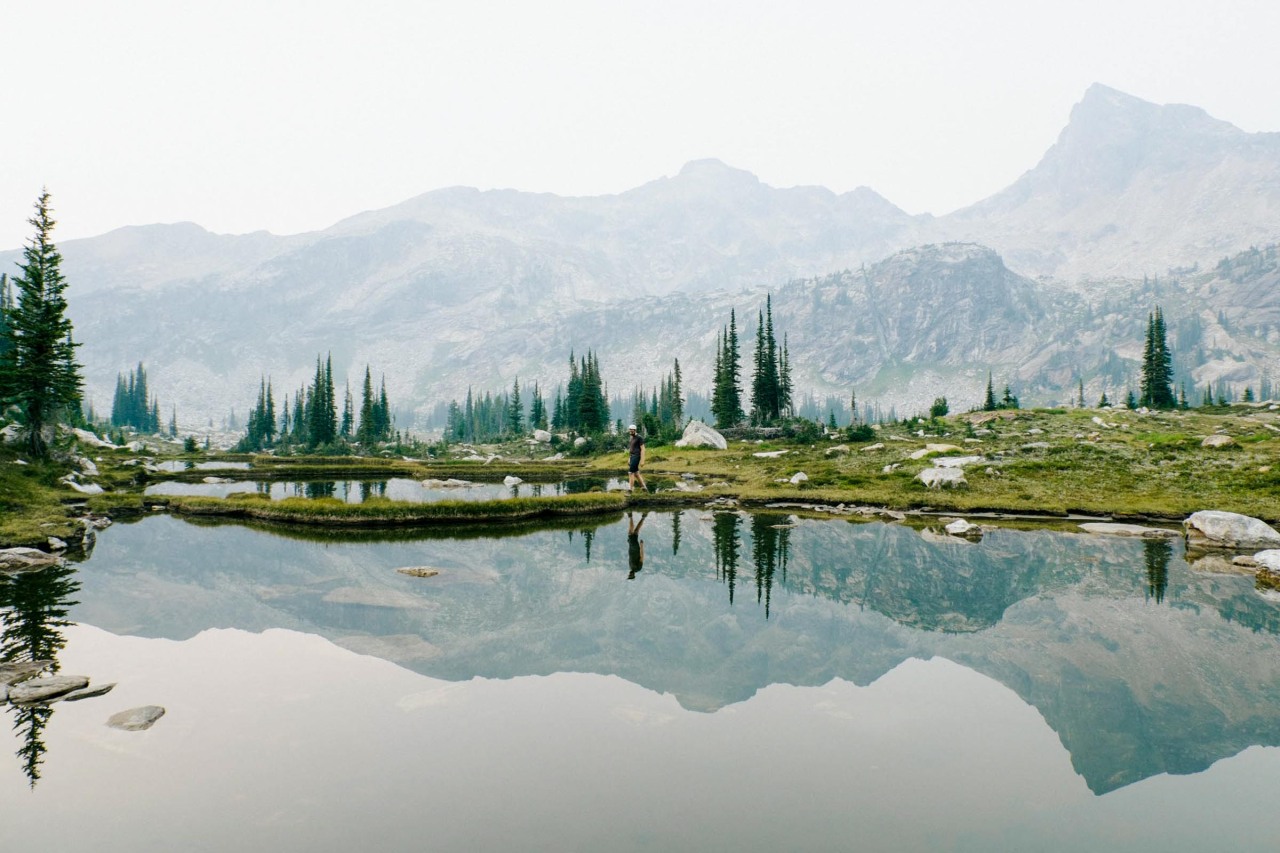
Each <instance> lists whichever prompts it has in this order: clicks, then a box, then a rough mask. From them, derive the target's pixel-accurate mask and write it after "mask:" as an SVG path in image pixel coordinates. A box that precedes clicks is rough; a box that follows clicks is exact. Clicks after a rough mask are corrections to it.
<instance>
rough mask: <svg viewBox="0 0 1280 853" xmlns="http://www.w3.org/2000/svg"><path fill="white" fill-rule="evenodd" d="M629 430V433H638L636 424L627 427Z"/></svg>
mask: <svg viewBox="0 0 1280 853" xmlns="http://www.w3.org/2000/svg"><path fill="white" fill-rule="evenodd" d="M627 430H628V431H630V432H635V431H636V425H635V424H632V425H631V426H629V427H627Z"/></svg>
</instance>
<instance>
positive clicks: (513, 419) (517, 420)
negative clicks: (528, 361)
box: [507, 376, 524, 435]
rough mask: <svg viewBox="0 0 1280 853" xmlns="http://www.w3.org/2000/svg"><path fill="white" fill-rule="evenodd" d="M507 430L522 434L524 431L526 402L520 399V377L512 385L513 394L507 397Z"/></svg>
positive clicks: (512, 433)
mask: <svg viewBox="0 0 1280 853" xmlns="http://www.w3.org/2000/svg"><path fill="white" fill-rule="evenodd" d="M507 432H509V433H510V434H511V435H520V434H521V433H522V432H524V403H522V402H521V401H520V377H519V376H517V377H516V381H515V382H514V383H512V385H511V396H510V397H508V398H507Z"/></svg>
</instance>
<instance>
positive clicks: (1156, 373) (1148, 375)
mask: <svg viewBox="0 0 1280 853" xmlns="http://www.w3.org/2000/svg"><path fill="white" fill-rule="evenodd" d="M1138 404H1139V405H1141V406H1148V407H1150V408H1153V409H1172V408H1173V407H1174V406H1176V405H1177V400H1176V399H1175V398H1174V396H1173V355H1172V354H1171V353H1170V352H1169V343H1168V335H1167V332H1166V329H1165V324H1164V314H1163V312H1161V310H1160V307H1159V306H1156V309H1155V310H1154V311H1153V312H1151V313H1150V314H1148V315H1147V335H1146V341H1145V343H1144V345H1143V348H1142V375H1141V377H1140V379H1139V384H1138Z"/></svg>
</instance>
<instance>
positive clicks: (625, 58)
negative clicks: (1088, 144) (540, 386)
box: [0, 0, 1280, 249]
mask: <svg viewBox="0 0 1280 853" xmlns="http://www.w3.org/2000/svg"><path fill="white" fill-rule="evenodd" d="M1277 32H1280V3H1275V2H1274V0H1217V2H1180V0H1132V2H1126V0H1102V2H1097V1H1096V0H1084V2H1081V0H1072V2H1065V0H1064V1H1063V2H1057V3H1054V4H1052V5H1051V4H1048V3H1044V2H1029V0H1016V2H1015V1H1014V0H1010V2H996V1H995V0H993V2H980V0H975V2H962V0H922V2H911V0H902V1H901V2H897V3H889V2H885V0H875V2H852V0H850V1H849V2H789V3H782V2H776V3H765V2H752V1H751V0H734V1H733V2H697V0H682V2H666V1H665V0H644V2H606V1H605V0H595V2H555V0H544V2H515V1H514V0H512V2H484V0H467V2H462V0H455V2H448V3H436V2H423V0H413V1H412V2H411V0H403V2H392V1H391V0H382V2H380V1H379V0H363V2H337V0H295V2H272V0H251V1H250V2H244V0H216V2H215V1H214V0H210V2H177V3H175V2H173V0H157V1H156V2H151V0H113V2H101V0H86V1H85V2H59V0H41V2H29V0H0V249H3V248H14V247H16V246H18V245H19V244H20V243H21V242H22V241H23V240H24V239H25V238H26V237H27V236H28V234H29V231H30V227H29V226H28V225H27V224H26V219H27V217H28V216H29V215H30V210H31V204H32V202H33V201H34V199H35V197H36V195H37V194H38V192H39V190H40V187H41V186H42V185H47V186H48V187H49V190H50V191H51V192H52V194H53V199H54V204H55V207H56V211H57V216H58V219H59V223H60V224H59V227H58V231H57V233H56V235H55V236H56V237H57V238H58V239H60V240H67V239H71V238H75V237H83V236H90V235H94V234H99V233H102V232H105V231H108V230H110V229H112V228H116V227H119V226H122V225H131V224H144V223H151V222H175V221H181V220H191V221H195V222H198V223H200V224H201V225H203V226H205V227H207V228H209V229H211V230H213V231H218V232H226V233H239V232H246V231H253V230H258V229H267V230H269V231H272V232H275V233H278V234H287V233H294V232H298V231H307V230H312V229H317V228H323V227H325V226H328V225H330V224H332V223H333V222H335V221H337V220H338V219H341V218H343V217H345V216H348V215H351V214H353V213H357V212H359V211H361V210H367V209H371V208H378V207H385V206H387V205H390V204H394V203H395V202H398V201H402V200H404V199H406V198H409V197H411V196H414V195H417V194H419V193H422V192H425V191H427V190H431V189H435V188H438V187H442V186H450V185H456V184H466V185H471V186H479V187H482V188H492V187H514V188H517V189H522V190H535V191H548V192H555V193H559V194H564V195H594V194H600V193H612V192H619V191H622V190H625V189H628V188H630V187H633V186H636V185H638V184H641V183H643V182H645V181H648V180H652V179H654V178H657V177H660V176H662V175H670V174H673V173H675V172H676V171H678V170H679V168H680V166H681V165H683V164H684V163H685V162H686V161H688V160H691V159H697V158H701V157H718V158H720V159H722V160H724V161H726V162H728V163H729V164H731V165H734V166H738V167H740V168H743V169H747V170H750V171H752V172H754V173H756V174H757V175H759V176H760V177H761V179H762V180H764V181H765V182H766V183H769V184H773V185H775V186H792V185H796V184H820V185H823V186H827V187H830V188H831V189H833V190H836V191H846V190H850V189H853V188H855V187H857V186H859V185H866V186H870V187H872V188H873V189H875V190H876V191H878V192H880V193H881V194H883V195H884V196H886V197H887V198H888V199H889V200H890V201H892V202H894V203H895V204H898V205H899V206H901V207H903V208H905V209H906V210H908V211H910V212H913V213H918V212H922V211H931V212H933V213H939V214H940V213H946V212H948V211H950V210H953V209H955V208H957V207H962V206H964V205H967V204H970V203H972V202H974V201H977V200H978V199H980V198H982V197H984V196H986V195H989V194H990V193H992V192H994V191H996V190H998V189H1000V188H1002V187H1004V186H1005V185H1007V184H1008V183H1009V182H1011V181H1012V180H1013V179H1014V178H1016V177H1017V176H1018V175H1019V174H1021V173H1022V172H1023V171H1025V170H1027V169H1029V168H1031V167H1032V166H1034V165H1035V163H1036V162H1037V161H1038V160H1039V158H1040V156H1041V155H1042V154H1043V153H1044V151H1045V149H1046V148H1048V147H1049V145H1051V144H1052V143H1053V141H1054V139H1055V138H1056V137H1057V134H1058V132H1059V131H1060V130H1061V129H1062V126H1063V125H1064V124H1065V123H1066V121H1067V117H1068V114H1069V112H1070V109H1071V106H1072V105H1073V104H1074V103H1076V102H1077V101H1078V100H1079V99H1080V96H1081V95H1082V94H1083V93H1084V91H1085V89H1086V88H1087V87H1088V85H1089V84H1090V83H1092V82H1094V81H1098V82H1102V83H1106V84H1107V85H1109V86H1113V87H1115V88H1117V89H1120V90H1122V91H1125V92H1128V93H1130V94H1133V95H1136V96H1138V97H1141V98H1144V99H1147V100H1151V101H1155V102H1158V103H1169V102H1180V103H1190V104H1195V105H1197V106H1201V107H1204V108H1205V109H1206V110H1208V111H1209V112H1210V113H1211V114H1212V115H1214V116H1215V117H1217V118H1221V119H1224V120H1226V121H1230V122H1232V123H1233V124H1236V125H1238V126H1239V127H1242V128H1244V129H1245V130H1250V131H1259V130H1280V96H1278V95H1277V93H1280V61H1278V60H1277V58H1276V52H1275V38H1276V33H1277Z"/></svg>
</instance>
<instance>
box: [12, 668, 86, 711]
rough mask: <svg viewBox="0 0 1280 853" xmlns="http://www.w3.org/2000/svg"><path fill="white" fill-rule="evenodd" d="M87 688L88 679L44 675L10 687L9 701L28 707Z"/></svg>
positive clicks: (72, 676)
mask: <svg viewBox="0 0 1280 853" xmlns="http://www.w3.org/2000/svg"><path fill="white" fill-rule="evenodd" d="M88 686H89V679H88V677H86V676H83V675H46V676H45V677H43V678H33V679H31V680H29V681H24V682H22V683H21V684H17V685H14V686H13V687H11V688H10V689H9V701H10V702H12V703H13V704H15V705H29V704H31V703H33V702H44V701H46V700H49V699H54V698H57V697H58V696H61V695H62V694H64V693H70V692H71V691H72V690H80V689H82V688H85V687H88Z"/></svg>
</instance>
